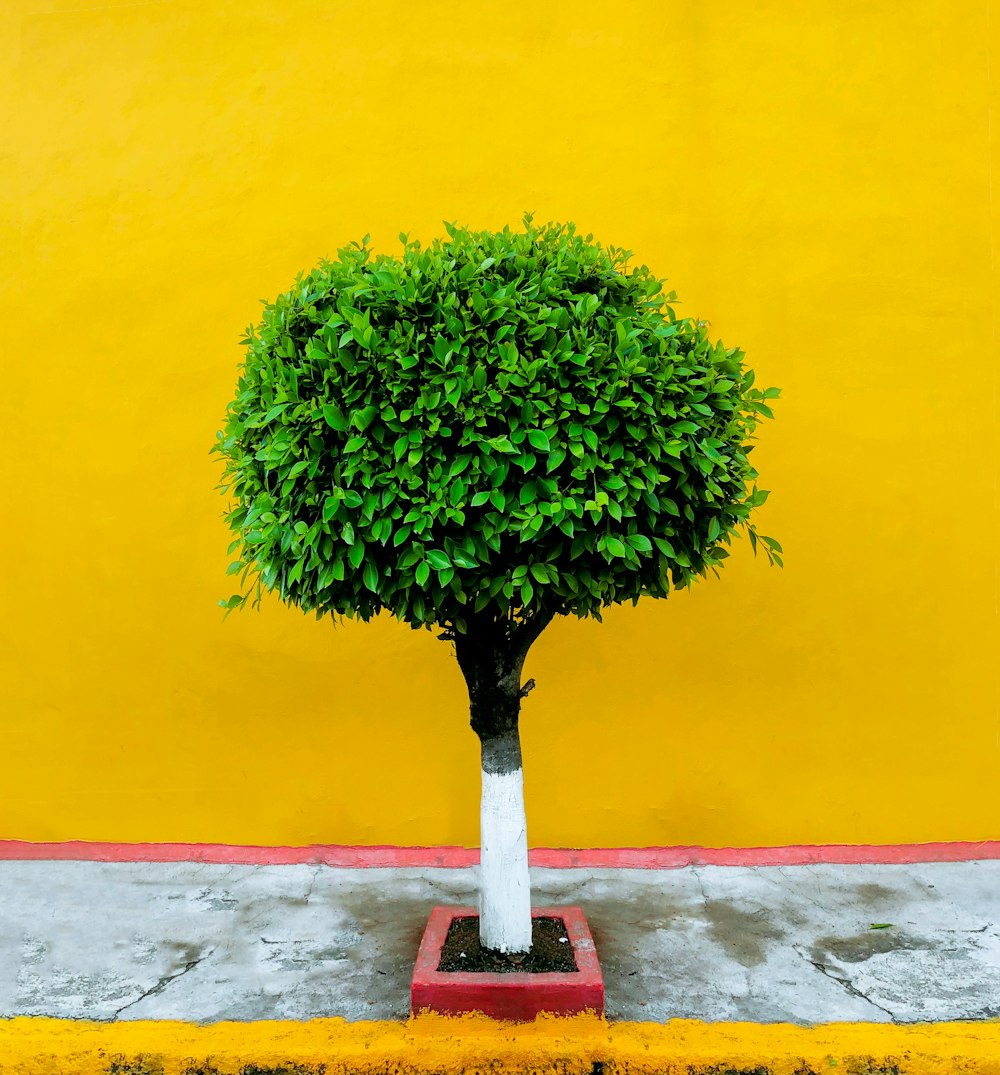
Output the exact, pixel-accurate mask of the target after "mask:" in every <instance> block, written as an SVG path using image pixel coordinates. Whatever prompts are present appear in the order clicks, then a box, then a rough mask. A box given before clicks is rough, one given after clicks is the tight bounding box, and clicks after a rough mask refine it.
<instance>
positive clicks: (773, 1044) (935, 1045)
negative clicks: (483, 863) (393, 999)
mask: <svg viewBox="0 0 1000 1075" xmlns="http://www.w3.org/2000/svg"><path fill="white" fill-rule="evenodd" d="M595 1061H596V1062H601V1063H603V1064H604V1070H605V1071H606V1072H607V1073H608V1075H612V1073H620V1075H627V1073H631V1075H645V1073H647V1072H648V1073H650V1075H653V1073H656V1075H723V1072H724V1071H727V1072H728V1071H731V1070H732V1069H733V1068H734V1067H735V1068H736V1069H737V1071H740V1072H742V1071H747V1072H748V1073H749V1072H750V1071H752V1072H753V1073H754V1075H757V1073H758V1072H760V1073H762V1075H763V1073H766V1075H827V1073H829V1075H839V1073H843V1075H961V1073H975V1075H997V1073H1000V1024H997V1023H937V1024H924V1025H917V1026H886V1025H879V1024H874V1023H851V1024H848V1023H841V1024H831V1025H829V1026H825V1027H817V1028H809V1029H806V1028H803V1027H795V1026H790V1025H787V1024H770V1025H766V1026H763V1025H756V1024H750V1023H697V1022H691V1021H686V1020H674V1021H673V1022H670V1023H667V1024H665V1025H656V1024H652V1023H616V1024H608V1023H605V1022H603V1021H602V1020H599V1019H595V1018H593V1017H590V1016H579V1017H575V1018H571V1019H557V1018H552V1019H540V1020H538V1021H537V1022H535V1023H532V1024H524V1025H520V1026H519V1025H515V1024H509V1023H508V1024H497V1023H495V1022H493V1021H492V1020H489V1019H485V1018H482V1017H479V1016H465V1017H462V1018H461V1019H448V1018H444V1017H440V1016H438V1017H431V1016H421V1017H420V1018H419V1019H417V1020H415V1021H414V1020H411V1021H410V1022H409V1023H406V1024H404V1023H346V1022H344V1021H343V1020H340V1019H318V1020H314V1021H312V1022H308V1023H290V1022H259V1023H216V1024H214V1025H211V1026H195V1025H193V1024H187V1023H172V1022H134V1023H116V1024H107V1023H80V1022H72V1021H63V1020H58V1019H13V1020H7V1021H0V1073H3V1075H15V1073H16V1075H104V1073H106V1072H109V1071H116V1072H117V1073H118V1075H154V1073H155V1075H200V1073H201V1072H203V1071H205V1072H210V1073H211V1075H237V1073H241V1072H243V1071H244V1069H245V1068H247V1067H248V1065H253V1066H254V1067H253V1070H258V1069H264V1070H265V1071H267V1070H273V1069H275V1068H277V1069H279V1070H281V1071H287V1070H289V1069H291V1070H293V1071H294V1072H295V1073H296V1075H311V1073H313V1072H317V1073H319V1072H321V1071H322V1072H325V1075H368V1073H369V1072H371V1073H373V1075H374V1073H376V1072H377V1073H379V1075H381V1073H384V1072H386V1071H392V1072H394V1073H395V1075H409V1073H411V1072H413V1073H419V1072H435V1073H436V1075H478V1073H479V1072H496V1071H510V1072H546V1071H559V1072H561V1073H564V1075H576V1073H579V1075H590V1073H591V1072H592V1071H593V1065H594V1063H595ZM293 1065H299V1067H297V1068H293ZM321 1065H322V1066H321Z"/></svg>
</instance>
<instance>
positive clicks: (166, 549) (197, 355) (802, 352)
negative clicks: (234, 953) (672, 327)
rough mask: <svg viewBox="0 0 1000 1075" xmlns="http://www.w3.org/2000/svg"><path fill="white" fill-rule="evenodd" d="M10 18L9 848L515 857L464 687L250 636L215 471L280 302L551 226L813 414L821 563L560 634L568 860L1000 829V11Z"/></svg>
mask: <svg viewBox="0 0 1000 1075" xmlns="http://www.w3.org/2000/svg"><path fill="white" fill-rule="evenodd" d="M5 16H6V17H5V19H4V20H3V22H4V28H3V30H2V31H0V33H3V34H4V35H6V37H7V40H6V42H5V45H4V49H3V55H4V62H3V64H2V65H0V66H2V72H0V100H2V101H3V102H4V104H3V106H2V107H3V110H4V112H5V115H4V116H3V123H2V131H3V133H2V134H0V140H2V141H0V161H3V165H0V175H2V176H3V178H2V200H3V207H4V211H3V213H2V214H0V218H2V221H3V223H2V224H0V228H2V231H0V249H3V257H4V274H3V279H4V284H5V297H4V299H3V304H4V308H3V311H2V325H3V340H2V343H0V356H2V363H3V371H2V372H3V393H2V396H0V420H2V430H3V442H4V446H3V454H2V466H0V470H2V474H3V509H2V526H0V559H2V563H3V569H2V573H0V586H2V590H0V603H2V604H0V634H2V646H0V674H2V684H3V686H2V694H0V697H2V702H0V705H2V707H3V711H4V712H3V718H2V735H3V747H2V750H0V787H2V791H0V837H18V838H23V839H32V840H50V839H70V838H83V839H93V840H185V841H187V840H190V841H227V842H237V843H261V844H272V843H291V844H299V843H309V842H313V841H321V842H333V843H380V842H387V843H402V844H409V843H443V842H457V843H475V842H476V839H477V819H478V811H477V805H476V803H477V794H478V787H477V785H478V763H477V743H476V740H475V738H474V736H473V734H472V733H471V731H469V729H468V727H467V723H466V721H467V713H466V705H465V700H464V695H463V690H464V688H463V683H462V680H461V676H460V675H459V672H458V669H457V665H456V664H455V662H454V658H453V657H452V656H451V654H450V652H449V650H448V649H447V648H446V647H445V645H444V644H442V643H441V642H439V641H437V640H436V638H434V637H433V636H432V635H431V634H429V633H419V634H414V633H412V632H411V631H410V630H409V629H407V628H406V627H404V626H399V625H397V624H395V623H394V622H378V623H375V624H372V625H367V626H366V625H364V624H358V625H354V624H351V625H348V626H345V627H343V628H339V629H335V628H334V627H333V626H331V625H330V624H329V623H317V622H316V621H315V619H312V618H308V617H305V616H302V615H301V614H300V613H297V612H295V611H291V610H286V609H284V608H283V607H281V606H280V605H279V604H278V602H277V600H276V599H272V600H271V601H269V602H268V603H267V607H266V609H265V610H264V611H263V612H262V613H260V614H258V613H252V612H246V613H243V614H239V615H233V616H231V617H230V618H229V619H228V620H227V621H226V622H223V621H222V616H221V613H220V611H219V609H218V608H217V606H216V601H217V600H218V598H220V597H226V596H228V594H229V593H230V591H231V587H230V580H228V579H227V578H226V577H225V568H226V564H227V562H228V558H227V556H226V546H227V544H228V541H229V536H228V533H227V531H226V529H225V527H224V524H223V522H222V520H221V513H222V511H223V508H224V501H223V500H222V498H220V497H219V495H218V493H217V492H215V489H214V487H215V485H216V482H217V480H218V476H219V469H220V468H219V461H218V459H217V457H214V456H212V457H210V456H209V455H208V449H209V447H210V445H211V444H212V442H213V439H214V434H215V430H216V429H217V428H218V426H219V425H220V423H221V418H222V413H223V409H224V407H225V404H226V402H227V401H228V399H229V397H230V395H231V393H232V391H233V388H234V386H235V378H236V366H237V363H238V362H239V360H240V357H241V351H240V348H239V346H238V339H239V337H240V336H241V334H242V330H243V329H244V327H245V326H246V325H247V324H248V323H249V322H250V321H252V320H256V318H257V316H258V312H259V310H260V306H259V302H258V300H259V299H261V298H272V297H274V296H275V295H276V294H277V293H278V292H280V291H282V290H284V289H285V288H286V287H287V286H288V285H289V284H290V283H291V281H292V279H293V278H294V275H295V273H296V272H297V271H298V270H299V269H302V268H307V267H310V266H311V265H312V264H314V262H315V261H316V260H317V259H318V258H319V257H320V256H322V255H325V254H332V253H333V252H334V251H335V249H336V247H337V246H339V245H343V244H344V243H345V242H347V241H349V240H351V239H354V238H360V237H361V236H362V235H363V234H364V233H365V232H371V234H372V237H373V241H374V243H375V245H376V247H377V248H380V249H389V250H392V249H395V248H396V245H397V241H396V235H397V233H398V232H399V231H400V230H408V231H411V232H412V233H413V234H414V235H415V236H418V237H420V238H423V239H425V240H426V239H429V238H430V237H431V236H433V235H434V234H438V233H439V232H440V231H441V221H442V220H443V219H446V218H447V219H457V220H460V221H462V222H465V223H469V224H471V225H473V226H476V227H501V226H503V225H504V224H505V223H511V224H517V223H518V222H519V220H520V217H521V214H522V212H523V211H524V210H526V209H530V210H533V211H534V212H535V214H536V220H538V221H539V222H541V221H545V220H549V219H572V220H575V221H576V222H577V223H578V225H579V226H580V227H581V228H582V229H583V230H584V231H585V232H586V231H593V232H594V234H595V235H596V236H597V237H598V238H599V239H601V240H602V241H604V242H608V243H613V244H615V245H620V246H628V247H631V248H632V249H633V250H634V251H635V252H636V254H637V256H638V258H639V260H641V261H645V262H646V263H648V264H649V265H650V266H652V267H653V268H654V269H655V271H656V272H657V273H658V274H659V275H661V276H666V277H668V278H669V280H670V284H671V286H673V287H675V288H676V289H677V291H678V292H679V294H680V296H681V298H682V299H683V300H684V305H683V306H682V307H681V309H682V310H683V311H684V312H685V313H692V314H697V315H698V316H700V317H703V318H706V319H708V320H710V321H711V322H712V325H713V332H714V333H716V334H718V335H721V336H722V337H723V339H724V340H725V341H726V342H727V344H729V345H739V346H741V347H742V348H744V349H745V350H746V352H747V353H748V360H749V361H750V362H751V363H752V364H753V365H754V366H755V368H756V369H757V370H758V374H759V377H760V379H761V381H762V382H763V383H766V384H778V385H781V386H782V387H783V389H784V395H783V398H782V400H781V401H780V403H779V407H778V411H777V413H778V421H777V422H775V423H773V424H770V423H767V424H765V426H764V427H763V428H762V431H761V433H762V439H761V444H760V447H759V449H758V452H757V455H756V456H755V459H756V461H757V465H758V467H759V469H760V471H761V473H762V479H763V480H762V484H763V485H764V486H765V487H768V488H770V489H772V490H774V492H773V495H772V497H771V500H770V501H769V503H768V505H767V507H766V508H765V509H764V511H763V512H762V513H761V514H760V525H761V529H762V530H763V531H764V532H765V533H772V534H774V535H776V536H777V537H779V539H780V540H781V541H782V542H783V544H784V546H785V549H786V553H787V557H786V564H787V567H786V569H785V571H784V572H779V571H777V570H769V569H768V568H767V566H766V564H765V563H764V561H763V560H756V561H755V560H753V559H752V558H751V557H750V556H749V553H748V550H747V549H746V548H745V547H744V549H742V550H741V551H740V554H739V555H737V556H735V557H734V558H733V559H732V560H730V562H729V563H730V566H729V567H728V568H727V570H726V571H725V572H724V573H723V579H722V581H716V580H714V579H712V580H710V581H708V582H705V583H702V584H700V585H699V586H698V587H696V588H695V589H694V590H693V591H691V592H690V593H687V594H682V595H678V596H677V597H676V598H672V599H671V600H670V601H665V602H653V601H646V602H643V603H641V604H640V605H639V607H638V608H632V607H631V606H628V607H626V608H623V609H618V610H614V611H612V612H611V613H609V615H608V616H607V618H606V621H605V623H604V624H603V625H599V624H596V623H593V622H578V621H576V620H569V621H564V622H560V623H557V624H555V625H553V626H552V627H551V628H550V629H549V630H548V631H547V632H546V634H545V635H544V636H543V638H542V640H541V641H540V642H539V643H538V645H537V647H536V649H535V650H534V651H533V654H532V656H531V658H530V661H529V667H528V668H527V669H526V674H530V675H532V676H534V677H535V678H536V679H537V681H538V685H539V686H538V690H537V691H536V692H535V693H534V694H532V696H531V698H530V700H529V702H528V703H527V705H526V706H525V710H524V716H523V733H524V739H525V748H526V766H527V769H526V772H527V782H528V796H529V836H530V840H531V842H532V843H533V844H537V845H576V846H592V845H645V844H674V843H704V844H709V845H728V844H732V845H754V844H782V843H791V842H827V841H844V842H888V841H921V840H938V839H941V840H948V839H981V838H997V837H1000V806H998V801H1000V800H998V798H997V790H996V789H997V782H998V780H1000V704H998V702H1000V698H998V680H997V657H998V648H997V643H998V630H997V568H998V549H997V514H996V477H997V469H998V467H997V452H998V446H997V439H996V433H997V429H996V415H995V394H994V393H995V384H996V372H997V352H996V340H995V335H994V333H995V325H994V313H993V308H994V301H995V298H996V288H995V276H994V264H993V254H992V241H993V234H994V227H995V226H994V224H993V221H992V218H991V199H990V193H991V192H990V180H991V155H992V157H993V158H995V157H996V150H997V131H998V129H1000V115H998V114H997V109H996V108H995V107H994V115H993V118H992V139H993V142H992V145H991V142H990V137H991V135H990V125H989V107H990V103H991V98H990V94H991V93H992V103H993V104H994V106H995V105H996V91H995V90H991V85H990V83H989V80H988V61H989V58H990V57H989V53H990V44H991V40H990V35H991V34H993V35H994V37H995V35H996V27H997V21H998V17H997V15H996V13H994V15H993V25H992V27H991V26H990V25H989V12H988V5H987V4H986V3H964V2H959V3H944V2H943V0H918V2H916V3H913V4H900V3H898V2H896V0H876V2H861V0H857V2H848V3H845V2H844V0H810V2H809V3H805V4H803V3H796V2H792V0H783V2H776V0H772V2H760V3H754V4H748V3H746V0H716V2H713V3H704V4H702V3H694V4H688V3H679V2H669V3H654V2H652V0H642V2H625V3H616V4H613V5H608V4H606V3H598V2H596V0H595V2H587V3H579V2H578V3H565V2H557V3H545V4H541V3H538V2H537V0H531V2H528V0H507V2H506V3H503V4H500V3H490V4H479V3H469V4H461V3H443V2H436V3H425V2H421V3H414V2H407V0H383V2H381V3H371V2H369V0H365V2H351V3H347V2H339V0H334V2H320V0H314V2H309V0H239V2H236V0H197V2H195V0H149V2H144V3H127V2H125V0H120V2H105V3H100V4H98V3H81V2H80V0H72V2H70V0H47V2H46V0H13V4H11V2H10V0H8V5H7V7H6V8H5ZM993 52H994V54H993V73H994V77H996V74H997V71H998V70H1000V63H998V55H997V50H996V49H995V48H994V50H993ZM11 163H13V165H14V167H13V170H11V169H10V167H9V165H10V164H11ZM992 171H993V173H995V174H997V175H1000V170H998V168H997V167H996V166H995V165H994V167H993V169H992Z"/></svg>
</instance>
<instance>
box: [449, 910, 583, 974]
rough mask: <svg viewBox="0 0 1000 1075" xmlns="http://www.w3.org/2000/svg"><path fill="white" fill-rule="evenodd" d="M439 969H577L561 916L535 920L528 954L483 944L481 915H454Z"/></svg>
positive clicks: (508, 971)
mask: <svg viewBox="0 0 1000 1075" xmlns="http://www.w3.org/2000/svg"><path fill="white" fill-rule="evenodd" d="M437 969H438V970H439V971H445V972H448V971H473V972H476V973H483V972H484V971H485V972H488V973H491V974H516V973H521V974H524V973H527V974H551V973H552V972H553V971H558V972H561V973H566V972H568V971H575V970H577V969H578V968H577V965H576V958H575V957H574V955H573V945H572V944H571V943H570V939H569V937H568V936H567V934H566V926H565V924H564V923H563V920H562V919H561V918H533V919H532V920H531V951H530V952H529V953H528V954H527V955H519V956H515V955H506V954H501V953H500V952H491V951H489V949H487V948H483V947H481V946H480V944H479V916H478V915H470V916H467V917H464V918H454V919H452V923H451V925H450V926H449V927H448V936H447V937H446V938H445V941H444V946H443V947H442V949H441V961H440V963H439V964H438V968H437Z"/></svg>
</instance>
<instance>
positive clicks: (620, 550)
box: [604, 537, 625, 557]
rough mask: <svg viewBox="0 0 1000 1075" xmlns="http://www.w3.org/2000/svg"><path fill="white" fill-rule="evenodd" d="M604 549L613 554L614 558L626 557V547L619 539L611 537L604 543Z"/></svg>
mask: <svg viewBox="0 0 1000 1075" xmlns="http://www.w3.org/2000/svg"><path fill="white" fill-rule="evenodd" d="M604 548H605V549H606V550H607V551H608V552H609V553H611V555H612V556H618V557H622V556H624V555H625V546H624V545H623V544H622V543H621V542H620V541H619V540H618V538H614V537H609V538H608V539H607V541H605V543H604Z"/></svg>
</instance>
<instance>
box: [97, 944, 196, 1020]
mask: <svg viewBox="0 0 1000 1075" xmlns="http://www.w3.org/2000/svg"><path fill="white" fill-rule="evenodd" d="M214 951H215V949H214V948H212V949H210V950H209V951H207V952H206V953H205V954H204V955H203V956H199V957H198V958H197V959H189V960H188V961H187V963H185V964H184V966H183V968H182V969H181V970H179V971H177V972H176V973H174V974H165V975H164V976H163V977H162V978H160V979H159V980H158V981H157V982H156V984H155V985H154V986H152V987H151V988H150V989H147V990H146V992H145V993H143V994H142V996H140V997H136V999H135V1000H130V1001H129V1002H128V1004H123V1005H122V1006H121V1007H120V1008H118V1009H117V1010H116V1011H115V1013H114V1015H113V1016H112V1017H111V1019H110V1022H114V1021H115V1020H116V1019H117V1018H118V1016H119V1015H121V1013H122V1012H123V1011H126V1010H127V1009H129V1008H134V1007H135V1005H136V1004H139V1003H140V1002H141V1001H144V1000H145V999H146V998H147V997H155V996H159V994H160V993H162V992H163V990H164V989H166V988H167V986H168V985H170V983H171V982H175V981H177V979H178V978H183V977H184V975H185V974H187V973H188V971H192V970H194V968H195V967H197V966H198V964H199V963H202V962H203V961H204V960H206V959H208V957H209V956H210V955H211V954H212V952H214Z"/></svg>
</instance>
